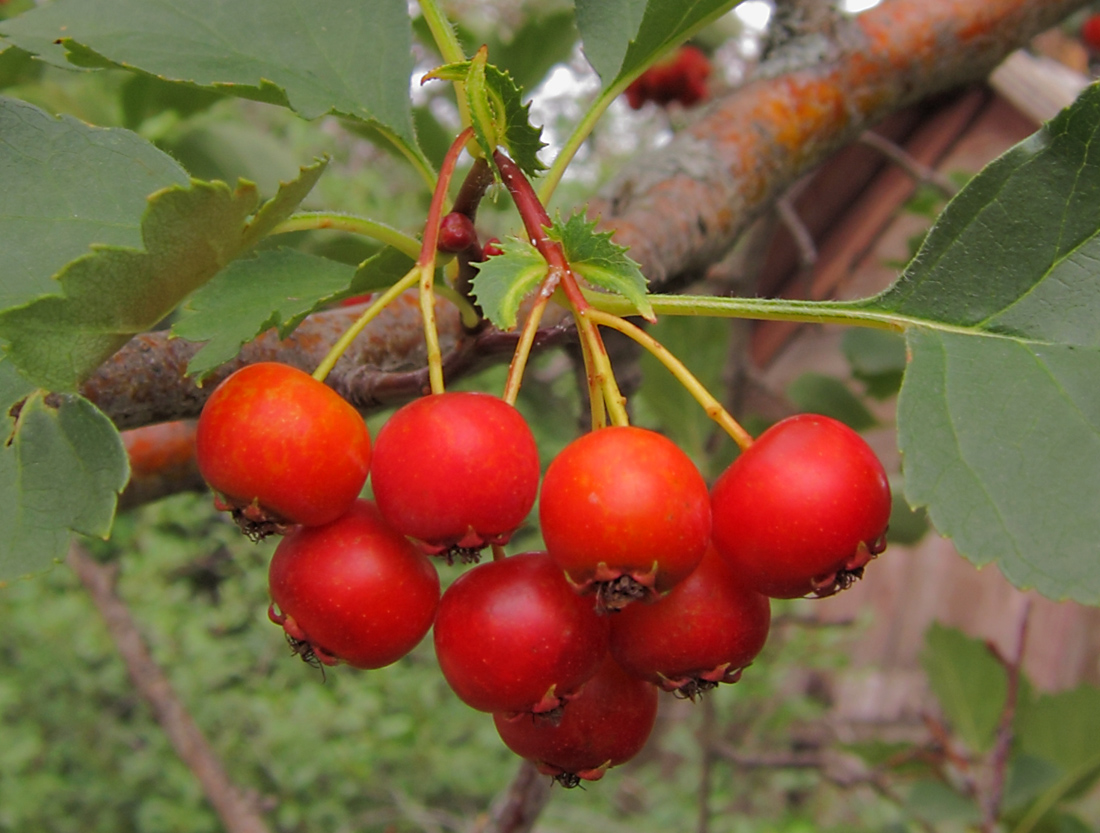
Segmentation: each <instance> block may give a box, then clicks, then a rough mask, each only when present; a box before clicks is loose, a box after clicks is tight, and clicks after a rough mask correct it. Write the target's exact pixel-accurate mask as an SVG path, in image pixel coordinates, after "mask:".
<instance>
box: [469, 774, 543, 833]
mask: <svg viewBox="0 0 1100 833" xmlns="http://www.w3.org/2000/svg"><path fill="white" fill-rule="evenodd" d="M552 783H553V782H552V781H551V780H550V778H548V777H547V776H545V775H542V774H541V773H540V772H539V771H538V769H536V768H535V765H534V764H533V763H531V762H530V761H524V762H523V763H522V764H520V766H519V769H518V770H517V771H516V774H515V777H513V778H512V783H511V784H509V785H508V789H506V790H505V791H504V792H503V793H501V794H500V796H498V797H497V799H496V800H495V801H494V802H493V806H492V807H491V808H490V809H489V818H488V820H487V821H486V823H485V825H484V826H483V827H481V828H480V829H479V831H478V833H528V831H530V830H531V829H532V828H533V827H534V826H535V822H536V821H537V820H538V817H539V814H540V813H542V811H543V809H544V808H545V807H546V805H547V803H548V802H549V801H550V795H551V792H550V785H551V784H552Z"/></svg>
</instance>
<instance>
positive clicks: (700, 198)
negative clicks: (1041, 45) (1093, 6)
mask: <svg viewBox="0 0 1100 833" xmlns="http://www.w3.org/2000/svg"><path fill="white" fill-rule="evenodd" d="M1084 5H1086V2H1084V0H982V2H974V0H886V2H884V3H882V4H881V5H880V6H878V7H876V8H874V9H872V10H870V11H868V12H865V13H863V14H861V15H859V16H857V17H854V18H851V19H850V20H848V21H847V22H845V24H844V25H842V26H841V27H840V29H839V31H838V33H837V35H836V44H837V47H838V48H837V51H836V54H835V55H833V56H832V57H830V58H827V59H826V60H824V61H815V62H813V63H811V64H809V65H807V66H805V67H802V68H799V69H794V70H792V71H788V72H783V73H781V74H778V75H771V74H769V72H768V68H767V67H765V68H764V71H763V73H762V74H760V75H758V77H757V80H755V81H752V82H751V83H749V84H747V85H746V86H744V87H742V88H740V89H738V90H736V91H734V92H733V93H731V94H730V95H729V96H727V97H726V98H724V99H723V100H720V101H718V102H716V103H715V104H714V105H713V107H712V108H711V109H710V110H709V111H708V112H707V114H706V115H705V116H703V117H702V118H700V119H699V120H698V121H696V122H695V123H694V124H692V125H691V126H689V127H688V128H686V129H685V130H683V131H681V132H680V133H679V134H677V135H676V137H675V138H674V139H673V140H672V141H671V142H670V143H669V144H668V145H666V146H665V147H664V148H662V149H661V150H660V151H658V152H656V153H652V154H648V155H647V156H646V158H645V159H644V160H638V162H637V163H636V164H634V165H631V166H630V167H629V169H627V170H625V171H623V172H622V174H621V175H620V176H619V177H618V178H617V179H616V180H615V181H614V182H613V183H611V185H610V186H609V187H608V188H606V189H605V190H604V192H603V193H602V194H601V196H600V198H599V199H598V200H595V201H593V202H592V204H591V205H590V209H589V210H590V214H592V215H593V216H597V215H599V216H601V217H602V221H603V224H604V225H605V226H606V227H608V228H612V229H614V230H615V237H616V240H617V241H618V242H619V243H620V244H622V245H625V246H629V247H630V256H631V257H632V258H634V259H635V260H636V261H638V262H639V263H641V264H642V270H643V271H644V272H645V273H646V276H647V277H648V278H649V280H650V283H651V286H655V287H658V288H659V287H661V286H663V285H665V284H667V283H669V282H670V281H673V280H675V279H676V278H677V277H680V276H685V275H687V276H690V275H693V274H698V273H700V272H701V271H702V270H703V269H705V268H706V267H707V266H709V265H711V264H712V263H715V262H716V261H717V260H718V259H719V258H721V256H722V255H723V254H724V253H725V252H726V251H728V250H729V248H730V247H731V246H732V244H733V243H734V242H735V241H736V240H737V238H738V237H739V236H740V235H741V233H742V232H743V231H744V230H745V229H746V228H748V226H749V224H750V223H751V222H752V221H753V220H754V219H755V218H756V217H758V216H759V215H760V214H761V213H762V212H763V211H764V210H766V209H767V208H768V207H769V206H770V205H771V204H772V203H773V202H774V200H775V199H776V198H777V197H778V196H779V195H780V194H782V193H783V192H784V191H785V190H786V189H787V187H789V186H790V185H791V184H792V183H793V182H794V181H795V180H797V179H798V178H799V177H800V176H802V175H803V174H805V173H806V172H807V171H809V170H811V169H812V168H814V167H816V166H817V165H818V164H820V163H821V162H823V161H824V160H825V159H826V158H828V156H830V155H831V154H832V153H834V152H835V151H837V150H838V149H840V148H841V147H844V146H845V145H847V144H849V143H851V142H853V141H855V140H856V139H857V138H859V136H860V134H861V133H862V131H863V130H865V129H866V128H867V127H869V126H871V125H873V124H875V123H876V122H878V121H880V120H881V119H883V118H884V117H885V116H887V115H889V114H890V113H892V112H894V111H896V110H899V109H901V108H902V107H905V106H907V105H909V104H912V103H913V102H915V101H918V100H919V99H921V98H925V97H927V96H929V95H933V94H935V93H938V92H941V91H943V90H947V89H950V88H952V87H956V86H959V85H962V84H966V83H968V82H973V81H976V80H979V79H982V78H984V77H985V76H986V75H988V73H989V72H990V71H992V70H993V68H994V67H995V66H996V65H997V64H998V63H1000V62H1001V61H1002V60H1003V59H1004V58H1005V57H1006V56H1007V55H1008V54H1009V53H1010V52H1012V51H1013V50H1014V49H1017V48H1019V47H1021V46H1023V45H1025V44H1026V43H1027V42H1028V41H1029V40H1030V39H1031V38H1032V37H1033V36H1034V35H1036V34H1038V33H1039V32H1041V31H1043V30H1045V29H1047V28H1049V27H1051V26H1053V25H1054V24H1055V23H1057V22H1058V21H1059V20H1061V19H1063V18H1065V17H1066V16H1067V15H1069V14H1070V13H1071V12H1073V11H1074V10H1076V9H1078V8H1081V7H1082V6H1084ZM789 52H790V51H789V50H787V52H786V53H785V54H786V55H787V56H788V58H789Z"/></svg>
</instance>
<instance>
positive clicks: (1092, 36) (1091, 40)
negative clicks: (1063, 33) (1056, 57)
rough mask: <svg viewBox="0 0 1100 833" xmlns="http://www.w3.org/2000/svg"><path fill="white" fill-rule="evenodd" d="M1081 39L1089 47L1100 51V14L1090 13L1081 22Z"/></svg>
mask: <svg viewBox="0 0 1100 833" xmlns="http://www.w3.org/2000/svg"><path fill="white" fill-rule="evenodd" d="M1081 41H1082V43H1084V44H1085V46H1087V47H1088V48H1089V49H1092V50H1093V51H1097V52H1100V14H1094V15H1090V16H1089V17H1087V18H1086V19H1085V22H1084V23H1082V24H1081Z"/></svg>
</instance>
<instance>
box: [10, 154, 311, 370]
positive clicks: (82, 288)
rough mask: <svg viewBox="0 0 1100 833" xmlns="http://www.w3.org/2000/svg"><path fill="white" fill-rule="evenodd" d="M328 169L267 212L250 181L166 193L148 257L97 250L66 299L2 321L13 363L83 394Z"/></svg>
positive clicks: (73, 276) (68, 273) (156, 205)
mask: <svg viewBox="0 0 1100 833" xmlns="http://www.w3.org/2000/svg"><path fill="white" fill-rule="evenodd" d="M323 169H324V163H318V164H317V165H314V166H312V167H310V168H306V169H303V171H302V174H301V176H300V177H299V178H298V179H296V180H294V181H293V182H290V183H287V184H285V185H283V186H282V187H280V189H279V193H278V194H277V195H276V196H275V197H273V198H272V199H271V200H269V201H268V202H266V203H264V204H263V206H262V207H260V209H259V211H257V210H256V208H257V205H258V203H259V197H258V195H257V193H256V188H255V186H253V185H251V184H250V183H241V184H240V185H239V187H238V188H237V189H236V190H231V189H230V188H229V187H228V186H227V185H225V184H224V183H221V182H216V183H206V182H197V181H196V182H194V183H193V184H192V186H191V187H190V188H181V187H179V186H173V187H171V188H167V189H165V190H163V191H160V192H159V193H157V194H156V195H154V196H153V197H152V198H151V199H150V201H149V209H148V211H147V212H146V215H145V217H144V219H143V221H142V238H143V240H144V243H145V250H144V251H142V250H137V249H134V248H128V247H122V246H97V247H95V249H94V251H93V252H92V253H91V254H88V255H85V256H84V257H81V258H79V259H77V260H75V261H73V262H72V263H70V264H69V265H68V266H67V267H65V269H64V270H63V271H62V272H61V273H60V274H59V276H58V278H59V280H60V283H61V287H62V289H63V291H64V293H65V294H64V296H51V297H46V298H41V299H39V300H37V301H34V302H33V303H31V304H29V305H27V306H24V307H20V308H16V309H12V310H8V311H6V312H4V313H0V337H3V338H5V339H7V340H8V341H9V349H8V357H9V358H10V359H11V360H12V361H13V362H14V364H15V365H16V366H17V367H18V368H19V370H20V371H21V372H22V373H23V374H24V375H25V376H26V377H27V378H28V379H30V380H31V381H32V382H34V383H35V384H36V385H37V386H39V387H42V388H46V389H47V390H70V391H72V390H75V389H76V388H77V386H78V385H79V384H80V382H81V381H82V380H84V379H85V378H87V376H88V375H89V374H91V372H92V371H93V370H95V368H96V367H98V366H99V365H100V364H101V363H102V362H103V361H104V360H106V359H107V358H108V357H109V356H110V355H111V354H112V353H114V352H115V351H116V350H117V349H118V348H119V347H121V346H122V345H123V344H125V343H126V342H127V341H128V340H129V339H130V338H131V337H132V336H133V335H135V334H136V333H140V332H143V331H145V330H148V329H150V328H152V327H153V326H154V325H156V324H157V323H158V322H159V321H160V320H161V319H163V318H164V317H165V316H166V315H167V314H168V313H169V312H171V311H172V310H173V309H175V307H176V305H177V304H179V302H180V301H182V300H183V298H184V297H185V296H186V295H188V294H189V293H190V292H191V291H193V290H194V289H196V288H197V287H199V286H201V285H202V284H204V283H205V282H206V281H208V280H209V279H210V278H211V277H213V276H214V275H215V274H216V273H217V272H218V271H219V270H220V269H221V268H222V267H224V266H225V265H226V264H228V263H229V262H230V261H231V260H233V258H235V257H237V256H238V255H239V254H241V253H242V252H243V251H245V250H246V249H248V248H249V247H251V246H252V245H253V244H255V243H256V241H257V240H259V239H260V238H261V237H262V236H264V235H265V234H267V233H268V232H270V230H271V229H272V228H274V226H275V225H277V224H278V223H279V222H281V221H282V220H283V219H285V218H286V217H287V216H289V215H290V214H291V213H292V212H293V210H294V208H295V207H296V206H297V205H298V203H299V202H300V201H301V200H302V198H304V197H305V195H306V194H307V193H308V192H309V190H310V188H312V187H313V184H314V183H315V182H316V181H317V178H318V177H319V176H320V175H321V172H322V171H323ZM254 212H255V213H254ZM253 213H254V216H253Z"/></svg>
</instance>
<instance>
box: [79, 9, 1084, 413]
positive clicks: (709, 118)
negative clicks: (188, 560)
mask: <svg viewBox="0 0 1100 833" xmlns="http://www.w3.org/2000/svg"><path fill="white" fill-rule="evenodd" d="M1085 5H1087V0H983V2H981V3H976V2H973V0H886V2H884V3H882V4H881V5H880V6H878V7H876V8H875V9H872V10H870V11H868V12H864V13H863V14H861V15H858V16H856V17H854V18H852V19H850V20H847V21H842V22H841V24H840V25H839V27H838V32H837V35H836V41H835V43H836V45H837V47H838V48H837V49H836V50H835V52H836V54H835V55H834V56H833V57H830V58H828V59H826V60H824V61H820V62H817V63H813V64H812V65H807V66H804V67H801V68H798V69H795V70H793V71H788V72H783V73H782V74H776V75H768V74H767V70H768V65H767V64H765V65H764V67H765V72H763V73H761V74H759V75H758V77H757V80H755V81H753V82H751V83H749V84H748V85H746V86H744V87H742V88H740V89H738V90H735V91H733V92H732V93H730V94H729V95H728V96H727V97H725V98H723V99H720V100H718V101H716V102H715V103H714V105H713V106H712V108H711V109H710V110H708V111H707V112H706V113H705V114H704V115H703V116H701V117H700V118H699V119H698V121H696V122H695V123H694V124H693V125H691V126H690V127H689V128H687V129H685V130H683V131H681V132H680V133H679V134H677V135H676V137H675V138H674V139H673V140H672V141H671V142H670V143H669V144H668V145H666V146H665V147H664V148H662V149H661V150H660V151H658V152H655V153H650V154H646V156H645V158H644V159H639V160H637V161H636V162H634V163H632V164H631V165H630V166H628V168H627V169H625V170H624V171H623V172H622V174H621V175H620V176H619V177H618V178H617V179H616V180H615V181H614V182H613V183H612V184H611V186H610V187H609V188H607V189H605V191H604V192H603V194H602V196H600V197H599V198H597V199H595V200H593V202H592V203H591V205H590V209H589V210H590V213H591V214H592V215H593V216H595V215H600V216H602V223H603V225H604V226H605V227H607V228H611V229H614V230H615V235H616V239H617V240H618V242H619V243H620V244H622V245H626V246H628V247H630V254H631V257H633V258H634V259H635V260H637V261H639V262H640V263H641V264H642V268H643V271H644V272H645V273H646V274H647V276H648V277H649V279H650V287H651V289H653V290H654V291H662V290H667V289H669V288H671V287H673V286H675V285H676V283H677V282H679V281H681V280H682V279H684V278H686V277H692V276H695V275H698V274H701V273H702V271H703V270H704V269H705V268H707V267H708V266H710V265H712V264H714V263H717V262H718V261H719V260H720V259H721V258H722V257H723V255H724V254H725V253H726V252H727V251H728V250H729V249H730V247H731V246H732V245H733V243H734V242H735V241H736V240H737V238H738V237H739V236H740V235H741V233H742V232H743V231H744V230H745V229H746V228H747V227H748V226H749V224H750V223H751V222H752V221H753V220H754V219H755V218H756V217H758V216H759V215H760V214H761V213H762V212H763V211H765V210H766V209H767V208H768V207H769V206H770V205H771V204H772V203H774V201H775V200H776V199H777V198H778V196H779V195H780V194H782V193H783V192H784V191H785V190H786V189H787V188H788V187H789V186H790V185H791V184H792V183H793V182H795V181H796V180H797V179H798V178H799V177H801V176H803V175H804V174H805V173H807V172H808V171H809V170H811V169H812V168H814V167H815V166H817V165H818V164H819V163H821V162H822V161H823V160H825V159H826V158H827V157H828V156H829V155H830V154H832V153H833V152H835V151H836V150H838V149H839V148H841V147H843V146H844V145H846V144H848V143H850V142H852V141H855V140H856V139H857V138H858V137H859V135H860V134H861V133H862V131H864V130H866V129H867V128H869V127H870V126H872V125H873V124H875V123H876V122H878V121H880V120H881V119H882V118H884V117H885V116H887V115H889V114H890V113H892V112H894V111H896V110H899V109H901V108H903V107H905V106H907V105H909V104H911V103H913V102H915V101H917V100H919V99H921V98H924V97H927V96H929V95H932V94H934V93H937V92H940V91H943V90H945V89H948V88H951V87H954V86H958V85H961V84H965V83H968V82H972V81H975V80H978V79H981V78H983V77H984V76H985V75H986V74H987V73H988V72H989V71H990V70H991V69H993V67H995V66H996V65H997V64H998V63H999V62H1000V61H1001V60H1003V59H1004V58H1005V56H1007V55H1008V54H1009V53H1010V52H1012V51H1013V50H1014V49H1016V48H1018V47H1020V46H1022V45H1024V44H1026V43H1027V42H1028V40H1029V39H1030V38H1031V37H1032V36H1034V35H1035V34H1037V33H1038V32H1040V31H1043V30H1044V29H1046V28H1049V27H1050V26H1052V25H1054V24H1055V23H1057V22H1058V21H1059V20H1061V19H1062V18H1064V17H1065V16H1067V15H1068V14H1070V13H1071V12H1073V11H1075V10H1076V9H1078V8H1081V7H1083V6H1085ZM784 54H788V55H789V50H784ZM395 306H396V307H397V308H396V309H395V310H394V311H393V312H392V313H388V314H387V315H385V316H384V317H382V318H380V319H379V320H378V321H376V322H374V324H373V325H372V326H371V327H368V329H367V332H365V333H364V334H363V335H362V336H361V337H360V339H359V340H358V341H357V342H356V344H355V347H354V349H353V350H352V351H349V353H348V354H347V355H345V357H344V358H343V359H341V362H340V363H339V364H338V365H337V367H336V370H335V371H334V373H333V374H332V375H331V377H330V380H329V381H330V384H332V386H333V387H334V388H335V389H336V390H337V391H338V392H340V393H341V394H342V395H344V396H345V397H347V398H348V399H349V400H351V401H352V402H353V403H354V404H355V405H357V406H358V407H359V408H361V409H363V410H369V409H372V408H377V407H379V406H381V405H384V404H396V403H398V402H401V401H404V400H406V399H409V398H411V397H413V396H416V395H418V394H419V393H420V392H421V391H422V390H423V389H424V387H425V384H426V376H425V374H424V372H423V370H422V368H423V366H424V353H423V343H422V338H421V327H420V323H419V319H418V318H417V313H416V310H415V302H410V303H407V304H403V305H402V304H398V305H395ZM354 315H355V310H354V309H351V310H334V311H331V312H325V313H319V314H317V315H314V316H311V317H310V318H309V319H307V320H306V322H304V323H303V324H302V326H301V327H299V328H298V330H297V331H296V332H295V333H294V334H293V335H292V336H291V337H290V338H289V339H287V340H285V341H278V340H277V338H276V337H275V336H273V335H271V334H267V335H264V336H262V337H260V338H259V339H257V340H256V341H255V342H253V343H251V344H249V345H246V346H245V348H244V349H243V350H242V351H241V353H240V355H239V356H238V358H237V359H236V360H235V361H234V362H231V363H229V364H227V365H226V366H225V367H223V368H221V369H219V371H218V373H216V374H215V375H214V377H213V378H212V379H211V380H210V381H209V382H208V383H207V385H206V386H205V388H199V387H198V386H197V385H195V384H194V383H193V382H191V381H190V380H187V379H185V378H184V376H183V374H184V371H185V369H186V363H187V360H188V359H189V358H190V356H191V355H193V354H194V352H195V350H196V349H197V348H196V346H195V345H191V344H188V343H187V342H184V341H181V340H169V339H168V338H167V337H166V336H165V335H164V334H163V333H152V334H146V335H142V336H139V337H137V338H135V339H134V340H133V341H132V342H131V343H130V344H129V345H127V346H126V347H124V348H123V349H122V350H121V351H120V352H119V353H118V354H116V355H115V356H114V357H113V358H112V359H111V360H109V361H108V362H107V363H105V364H104V365H103V367H101V368H100V369H99V371H98V372H97V373H96V374H95V375H94V376H93V377H92V378H91V379H89V380H88V382H87V384H86V385H85V386H84V393H85V395H87V396H88V397H89V398H90V399H91V400H92V401H94V402H96V403H97V404H98V405H99V406H100V407H101V408H102V409H103V410H104V411H105V412H106V413H107V414H108V415H109V416H110V417H111V418H112V419H113V420H114V421H115V423H116V425H118V426H119V427H120V428H128V427H136V426H139V425H144V424H147V423H150V422H157V421H165V420H172V419H179V418H183V417H189V416H194V415H196V414H197V413H198V412H199V410H201V406H202V402H203V401H204V399H205V397H206V395H207V393H208V391H209V390H210V389H211V388H212V387H213V383H215V382H216V381H218V380H219V379H220V378H222V377H224V376H225V375H227V374H228V373H229V372H231V371H232V370H234V369H236V368H237V367H239V366H241V365H243V364H247V363H250V362H256V361H263V360H277V361H283V362H286V363H288V364H292V365H295V366H297V367H302V368H304V369H307V370H312V369H313V367H315V366H316V364H317V362H318V361H319V360H320V358H321V356H323V355H324V353H325V352H326V351H327V348H328V345H330V344H331V343H332V341H333V340H334V339H335V338H336V337H337V335H338V334H339V333H341V332H343V330H344V329H345V328H346V327H347V325H348V324H350V321H351V320H352V318H353V317H354ZM439 318H440V321H439V326H440V331H441V332H440V338H441V341H442V342H443V349H444V352H445V353H446V360H445V361H446V369H447V371H448V372H449V373H450V374H451V375H452V376H453V375H458V374H462V373H467V372H469V371H470V370H472V369H474V368H477V367H480V366H482V365H484V364H486V363H489V362H496V361H503V360H504V359H505V357H506V356H507V355H508V354H510V352H511V345H512V343H513V342H512V341H511V340H510V339H511V337H510V336H509V335H507V334H502V333H500V332H498V331H496V330H492V329H489V330H487V331H485V332H482V333H478V334H477V335H471V334H468V333H466V332H464V331H463V330H462V328H461V324H460V322H459V321H458V317H457V314H455V312H454V310H453V309H452V308H451V307H450V306H449V305H447V304H441V305H440V309H439ZM551 332H552V333H554V335H548V336H547V337H546V338H544V339H543V342H544V343H545V342H556V341H560V340H562V339H563V338H568V337H569V333H568V328H565V327H562V328H556V329H554V330H552V331H551Z"/></svg>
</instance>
